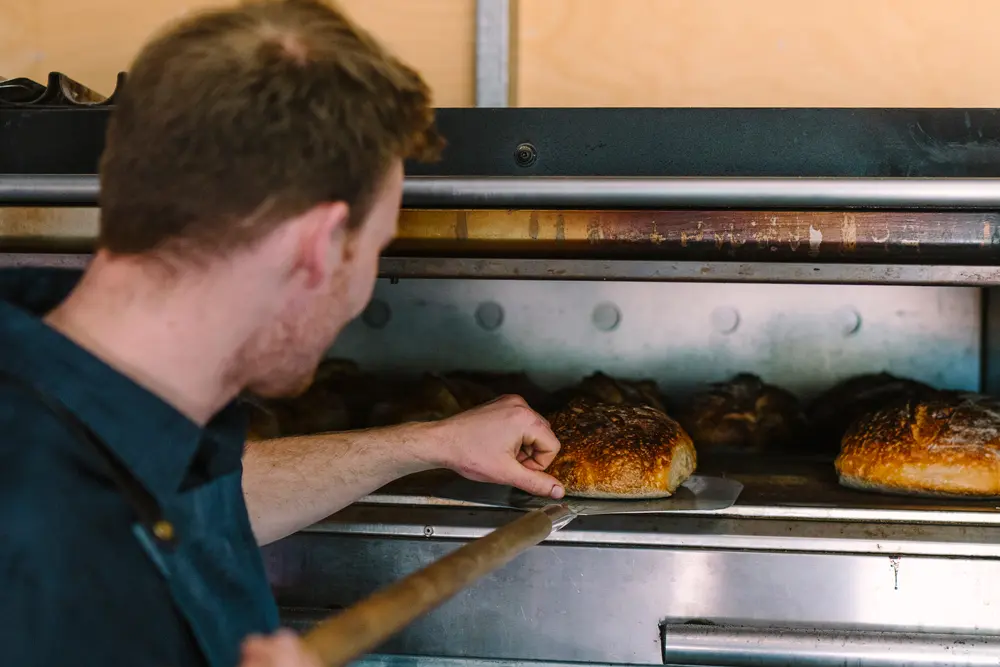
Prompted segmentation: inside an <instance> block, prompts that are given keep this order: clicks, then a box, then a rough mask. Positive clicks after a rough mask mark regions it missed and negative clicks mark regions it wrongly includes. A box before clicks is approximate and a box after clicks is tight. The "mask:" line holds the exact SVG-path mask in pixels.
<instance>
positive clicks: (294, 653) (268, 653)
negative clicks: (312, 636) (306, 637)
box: [240, 630, 323, 667]
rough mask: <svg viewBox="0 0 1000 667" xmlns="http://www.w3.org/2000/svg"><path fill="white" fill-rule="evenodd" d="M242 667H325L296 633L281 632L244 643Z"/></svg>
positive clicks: (250, 638) (252, 638) (250, 639)
mask: <svg viewBox="0 0 1000 667" xmlns="http://www.w3.org/2000/svg"><path fill="white" fill-rule="evenodd" d="M240 667H323V666H322V663H320V661H319V657H318V656H317V655H316V654H315V653H314V652H313V651H311V650H309V649H308V648H307V647H306V645H305V644H303V643H302V640H300V639H299V638H298V637H297V636H296V635H295V633H294V632H291V631H290V630H279V631H278V632H276V633H275V634H273V635H271V636H270V637H259V636H252V637H247V638H246V640H245V641H244V642H243V650H242V656H241V657H240Z"/></svg>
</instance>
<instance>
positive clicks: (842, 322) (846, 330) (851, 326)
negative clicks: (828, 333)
mask: <svg viewBox="0 0 1000 667" xmlns="http://www.w3.org/2000/svg"><path fill="white" fill-rule="evenodd" d="M833 319H834V322H836V326H837V329H838V330H839V331H840V333H841V334H843V335H844V336H851V335H853V334H856V333H857V332H858V330H859V329H861V313H859V312H858V311H857V310H856V309H854V308H853V307H851V306H842V307H840V308H838V309H837V310H835V311H834V313H833Z"/></svg>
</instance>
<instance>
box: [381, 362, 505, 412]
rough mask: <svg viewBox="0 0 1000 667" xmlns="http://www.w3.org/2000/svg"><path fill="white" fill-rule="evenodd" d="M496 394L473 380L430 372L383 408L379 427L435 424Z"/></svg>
mask: <svg viewBox="0 0 1000 667" xmlns="http://www.w3.org/2000/svg"><path fill="white" fill-rule="evenodd" d="M494 398H496V394H495V393H494V392H493V391H491V390H490V389H489V388H488V387H484V386H482V385H480V384H478V383H476V382H472V381H471V380H465V379H462V378H447V377H442V376H440V375H435V374H432V373H428V374H426V375H424V376H423V377H421V378H420V380H419V381H418V382H417V383H416V384H415V385H412V386H410V387H409V388H407V389H406V390H404V391H402V392H400V393H399V394H398V395H397V396H396V397H395V398H394V399H392V400H391V401H389V402H388V403H386V404H385V405H384V406H381V407H380V409H379V414H378V422H379V423H380V424H401V423H405V422H421V421H436V420H439V419H445V418H447V417H451V416H454V415H457V414H458V413H460V412H464V411H465V410H469V409H471V408H474V407H476V406H477V405H482V404H483V403H487V402H489V401H491V400H493V399H494Z"/></svg>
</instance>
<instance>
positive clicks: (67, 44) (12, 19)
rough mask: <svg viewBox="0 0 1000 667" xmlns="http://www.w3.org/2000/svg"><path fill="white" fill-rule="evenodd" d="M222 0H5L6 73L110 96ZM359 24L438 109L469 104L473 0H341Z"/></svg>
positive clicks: (1, 50)
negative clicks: (139, 55)
mask: <svg viewBox="0 0 1000 667" xmlns="http://www.w3.org/2000/svg"><path fill="white" fill-rule="evenodd" d="M220 4H225V1H224V0H0V77H3V76H6V77H15V76H28V77H31V78H33V79H36V80H39V81H44V80H45V77H46V76H47V75H48V73H49V72H50V71H53V70H55V71H61V72H63V73H65V74H67V75H68V76H70V77H72V78H74V79H76V80H77V81H79V82H80V83H82V84H84V85H87V86H89V87H91V88H93V89H95V90H97V91H98V92H102V93H109V92H110V91H111V89H113V88H114V84H115V76H116V75H117V74H118V72H119V71H121V70H125V69H127V68H128V64H129V61H130V60H131V59H132V57H133V56H134V55H135V53H136V52H137V51H138V49H139V47H140V46H141V45H142V43H143V42H144V41H145V40H146V39H148V38H149V36H150V35H151V34H152V33H153V32H155V31H156V30H157V29H158V28H160V27H161V26H162V25H163V24H164V23H166V22H168V21H172V20H175V19H177V18H179V17H181V16H183V15H184V14H185V13H187V12H190V11H194V10H198V9H202V8H205V7H212V6H216V5H220ZM339 4H340V6H342V7H344V8H345V9H346V10H347V11H348V12H349V13H350V14H351V15H352V16H353V17H354V18H355V19H356V20H357V21H358V22H359V23H361V24H362V25H364V26H365V27H366V28H368V29H369V30H370V31H372V32H373V33H375V34H376V35H378V36H379V37H381V39H382V40H383V41H384V42H386V43H387V44H388V45H389V46H390V47H391V48H392V49H393V50H394V51H395V52H396V53H397V54H399V55H400V56H402V57H403V58H404V59H405V60H406V61H407V62H409V63H410V64H412V65H414V66H416V67H417V68H418V69H419V70H420V71H421V72H422V73H423V74H424V76H425V77H426V78H427V80H428V82H429V83H430V84H431V86H432V87H433V88H434V92H435V97H436V100H435V102H436V104H437V105H438V106H471V105H472V104H473V103H474V99H475V95H474V93H475V91H474V81H475V65H474V63H475V0H339Z"/></svg>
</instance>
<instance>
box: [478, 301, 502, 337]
mask: <svg viewBox="0 0 1000 667" xmlns="http://www.w3.org/2000/svg"><path fill="white" fill-rule="evenodd" d="M476 323H477V324H478V325H479V326H481V327H482V328H483V329H486V330H487V331H494V330H496V329H499V328H500V325H501V324H503V308H502V307H501V306H500V304H499V303H496V302H494V301H484V302H483V303H481V304H479V307H478V308H476Z"/></svg>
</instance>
